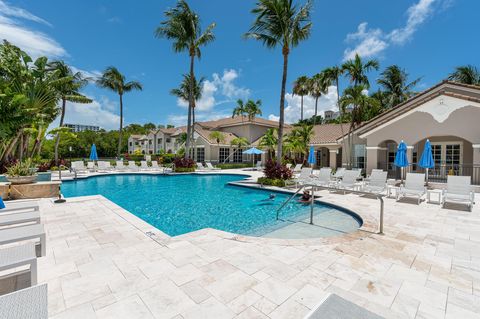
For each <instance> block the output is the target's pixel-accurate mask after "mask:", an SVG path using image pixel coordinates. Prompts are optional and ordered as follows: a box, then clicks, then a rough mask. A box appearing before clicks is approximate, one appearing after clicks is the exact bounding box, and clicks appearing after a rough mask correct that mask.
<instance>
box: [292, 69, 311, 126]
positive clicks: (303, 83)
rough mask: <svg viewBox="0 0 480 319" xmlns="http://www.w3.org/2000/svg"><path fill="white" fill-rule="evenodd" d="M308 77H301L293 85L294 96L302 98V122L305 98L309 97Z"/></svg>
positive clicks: (301, 119)
mask: <svg viewBox="0 0 480 319" xmlns="http://www.w3.org/2000/svg"><path fill="white" fill-rule="evenodd" d="M308 81H309V79H308V77H307V76H304V75H303V76H301V77H299V78H298V79H297V80H296V81H295V82H294V83H293V94H294V95H298V96H300V121H303V97H304V96H305V95H308Z"/></svg>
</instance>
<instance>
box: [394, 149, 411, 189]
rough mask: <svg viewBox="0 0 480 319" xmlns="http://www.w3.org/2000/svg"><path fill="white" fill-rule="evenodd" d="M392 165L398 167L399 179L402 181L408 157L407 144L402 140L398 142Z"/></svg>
mask: <svg viewBox="0 0 480 319" xmlns="http://www.w3.org/2000/svg"><path fill="white" fill-rule="evenodd" d="M393 165H395V166H397V167H400V169H401V175H402V176H401V180H402V182H403V175H404V174H403V173H404V172H403V169H404V168H405V167H407V166H408V158H407V144H405V142H404V141H403V140H402V141H401V142H400V144H398V149H397V153H396V154H395V161H394V162H393Z"/></svg>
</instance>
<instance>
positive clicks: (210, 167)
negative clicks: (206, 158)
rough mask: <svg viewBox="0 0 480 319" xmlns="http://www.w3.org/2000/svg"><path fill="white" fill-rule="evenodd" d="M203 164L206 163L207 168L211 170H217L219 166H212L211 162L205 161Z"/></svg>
mask: <svg viewBox="0 0 480 319" xmlns="http://www.w3.org/2000/svg"><path fill="white" fill-rule="evenodd" d="M205 165H207V169H209V170H211V171H218V170H220V168H218V167H214V166H213V165H212V163H210V162H205Z"/></svg>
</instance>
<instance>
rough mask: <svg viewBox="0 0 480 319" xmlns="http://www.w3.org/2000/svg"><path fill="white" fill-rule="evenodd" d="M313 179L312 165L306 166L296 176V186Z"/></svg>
mask: <svg viewBox="0 0 480 319" xmlns="http://www.w3.org/2000/svg"><path fill="white" fill-rule="evenodd" d="M311 180H312V169H311V168H310V167H304V168H302V170H301V171H300V174H298V175H297V176H296V177H295V186H296V187H298V185H299V184H300V185H304V184H309V183H310V182H311Z"/></svg>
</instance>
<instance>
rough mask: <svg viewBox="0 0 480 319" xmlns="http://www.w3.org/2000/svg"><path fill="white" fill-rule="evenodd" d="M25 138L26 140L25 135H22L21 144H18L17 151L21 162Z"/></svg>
mask: <svg viewBox="0 0 480 319" xmlns="http://www.w3.org/2000/svg"><path fill="white" fill-rule="evenodd" d="M24 138H25V135H24V134H22V135H20V143H18V149H17V151H18V158H19V160H20V162H21V161H23V144H24V143H23V140H24Z"/></svg>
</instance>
